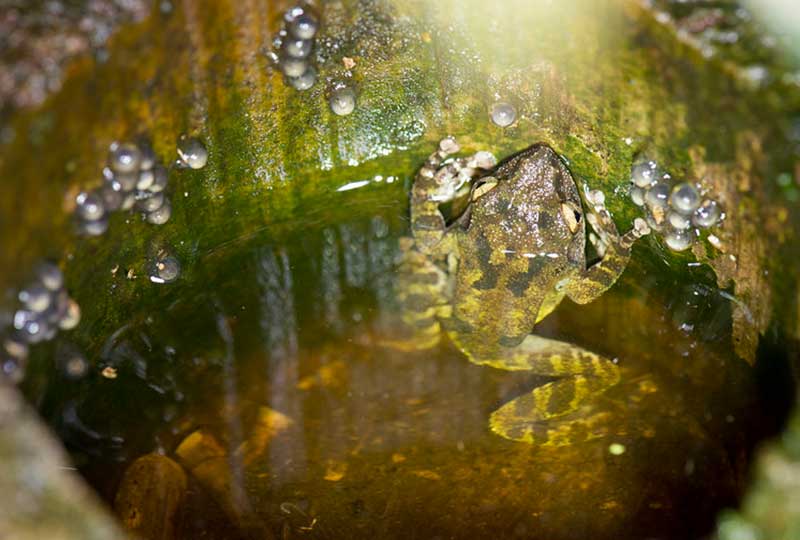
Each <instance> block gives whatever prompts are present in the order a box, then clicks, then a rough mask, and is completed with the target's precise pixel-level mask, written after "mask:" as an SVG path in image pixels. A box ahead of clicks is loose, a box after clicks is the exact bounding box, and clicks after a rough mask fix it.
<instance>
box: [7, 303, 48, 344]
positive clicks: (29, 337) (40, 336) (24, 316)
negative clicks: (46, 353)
mask: <svg viewBox="0 0 800 540" xmlns="http://www.w3.org/2000/svg"><path fill="white" fill-rule="evenodd" d="M14 328H15V329H16V330H17V332H18V334H17V335H18V336H19V337H20V338H22V339H23V340H24V341H25V342H26V343H39V342H41V341H44V339H45V334H46V333H47V332H48V328H47V323H46V322H45V321H44V320H43V319H42V317H41V316H40V314H38V313H34V312H32V311H29V310H27V309H18V310H17V311H16V312H15V313H14Z"/></svg>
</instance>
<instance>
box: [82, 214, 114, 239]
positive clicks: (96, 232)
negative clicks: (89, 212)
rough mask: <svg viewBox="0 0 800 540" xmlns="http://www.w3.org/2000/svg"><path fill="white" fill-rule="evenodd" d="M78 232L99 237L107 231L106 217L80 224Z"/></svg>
mask: <svg viewBox="0 0 800 540" xmlns="http://www.w3.org/2000/svg"><path fill="white" fill-rule="evenodd" d="M79 229H80V232H81V233H83V234H86V235H88V236H100V235H102V234H104V233H105V232H106V231H107V230H108V217H107V216H103V217H101V218H100V219H95V220H93V221H84V222H81V224H80V226H79Z"/></svg>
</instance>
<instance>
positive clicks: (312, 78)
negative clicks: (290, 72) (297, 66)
mask: <svg viewBox="0 0 800 540" xmlns="http://www.w3.org/2000/svg"><path fill="white" fill-rule="evenodd" d="M315 82H317V70H316V69H314V67H313V66H308V67H307V68H306V70H305V72H303V74H302V75H300V76H299V77H289V84H290V85H292V87H293V88H294V89H295V90H300V91H301V92H302V91H304V90H308V89H309V88H311V87H312V86H314V83H315Z"/></svg>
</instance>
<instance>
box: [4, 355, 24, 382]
mask: <svg viewBox="0 0 800 540" xmlns="http://www.w3.org/2000/svg"><path fill="white" fill-rule="evenodd" d="M27 364H28V361H27V358H17V357H15V356H11V355H7V354H3V353H0V375H2V377H3V378H4V379H5V380H7V381H9V382H10V383H11V384H19V383H21V382H22V380H23V379H24V378H25V368H26V367H27Z"/></svg>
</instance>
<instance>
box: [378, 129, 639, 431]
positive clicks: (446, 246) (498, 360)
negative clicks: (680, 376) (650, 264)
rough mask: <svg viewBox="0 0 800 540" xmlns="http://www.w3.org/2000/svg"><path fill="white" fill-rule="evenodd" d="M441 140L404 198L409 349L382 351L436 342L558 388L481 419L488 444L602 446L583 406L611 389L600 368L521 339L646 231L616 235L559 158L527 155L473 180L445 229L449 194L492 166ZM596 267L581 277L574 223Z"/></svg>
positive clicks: (547, 342)
mask: <svg viewBox="0 0 800 540" xmlns="http://www.w3.org/2000/svg"><path fill="white" fill-rule="evenodd" d="M458 151H459V147H458V145H457V144H456V142H455V140H453V139H450V138H448V139H445V140H443V141H442V142H441V143H440V145H439V149H438V151H437V152H435V153H434V154H433V155H431V157H430V158H428V161H427V162H426V164H425V165H424V166H423V168H422V169H421V170H420V171H419V173H418V174H417V176H416V178H415V181H414V185H413V187H412V190H411V230H412V236H413V238H411V239H404V242H403V245H402V248H403V251H404V264H403V267H404V270H403V271H401V273H400V277H399V282H400V287H399V289H400V292H399V300H400V302H401V303H402V306H403V320H404V322H405V323H406V324H407V325H408V327H409V328H411V329H413V338H412V339H410V340H408V341H407V342H406V341H404V342H394V343H393V345H394V346H397V347H401V348H405V349H407V350H408V349H425V348H430V347H432V346H434V345H436V344H437V343H438V341H439V338H440V336H441V333H442V331H444V332H446V333H447V335H448V336H449V338H450V339H451V340H452V342H453V343H454V344H455V345H456V346H457V347H458V348H459V349H460V350H461V351H462V352H463V353H464V354H465V355H466V356H467V358H469V360H470V361H471V362H474V363H476V364H479V365H483V366H491V367H494V368H498V369H503V370H528V371H531V372H535V373H537V374H540V375H548V376H556V377H561V378H560V379H558V380H556V381H554V382H551V383H548V384H546V385H544V386H541V387H538V388H536V389H534V390H533V391H531V392H530V393H528V394H525V395H522V396H520V397H517V398H516V399H514V400H512V401H510V402H509V403H507V404H505V405H503V406H502V407H500V408H499V409H498V410H497V411H495V412H494V413H492V415H491V419H490V426H491V429H492V431H494V432H495V433H497V434H498V435H500V436H502V437H505V438H507V439H511V440H514V441H524V442H529V443H535V444H539V445H566V444H573V443H576V442H580V441H585V440H589V439H592V438H596V437H601V436H603V435H604V434H605V430H604V427H605V422H604V421H603V419H602V418H601V416H602V415H600V414H592V413H591V411H589V412H588V413H587V412H586V411H585V410H582V409H583V408H584V405H589V404H590V402H591V401H592V400H591V398H592V397H594V396H597V395H598V394H600V393H602V392H604V391H605V390H607V389H609V388H610V387H612V386H613V385H615V384H616V383H617V382H619V380H620V373H619V368H618V367H617V365H616V364H614V363H613V362H612V361H611V360H609V359H607V358H604V357H602V356H600V355H598V354H595V353H593V352H590V351H587V350H585V349H582V348H580V347H578V346H575V345H572V344H569V343H565V342H561V341H556V340H552V339H545V338H542V337H539V336H536V335H533V334H531V330H532V329H533V327H534V325H535V324H536V323H537V322H538V321H541V320H542V319H543V318H545V317H546V316H547V315H548V314H550V312H552V311H553V309H554V308H555V307H556V306H557V305H558V304H559V303H560V302H561V300H562V299H563V298H564V296H567V297H569V298H570V299H571V300H573V301H574V302H577V303H579V304H585V303H588V302H591V301H592V300H594V299H596V298H597V297H599V296H600V295H602V294H603V293H604V292H605V291H606V290H608V288H609V287H611V286H612V285H613V284H614V282H615V281H616V280H617V278H619V276H620V274H621V273H622V272H623V270H624V269H625V266H626V265H627V263H628V260H629V258H630V249H631V246H632V244H633V243H634V242H635V240H636V239H637V238H639V237H641V236H643V235H645V234H647V233H648V232H649V229H648V227H647V225H646V223H645V222H644V221H643V220H636V222H635V224H634V228H633V230H631V231H630V232H628V233H626V234H625V235H622V236H620V235H619V234H618V232H617V228H616V226H615V225H614V222H613V221H612V220H611V217H610V215H609V214H608V211H607V210H606V209H605V207H604V206H603V201H602V194H601V193H600V192H592V193H589V194H588V196H587V199H590V200H587V207H588V208H589V212H588V213H584V210H583V205H582V204H581V197H580V195H579V191H578V188H577V186H576V184H575V181H574V180H573V178H572V176H571V174H570V172H569V171H568V170H567V168H566V166H565V165H564V163H563V162H562V161H561V159H560V158H559V156H558V155H557V154H556V153H555V152H554V151H553V150H552V149H551V148H550V147H548V146H547V145H545V144H536V145H534V146H532V147H530V148H528V149H527V150H525V151H523V152H521V153H519V154H517V155H516V156H514V157H512V158H511V159H509V160H507V161H506V162H504V163H502V164H501V165H500V166H499V167H497V168H496V169H495V170H494V171H493V172H492V174H491V176H484V177H482V178H478V179H477V180H476V181H474V182H473V183H472V185H471V188H470V193H469V203H468V206H467V208H466V210H465V211H464V212H463V213H462V214H461V215H460V216H459V217H458V218H456V219H455V221H454V222H453V223H452V224H449V225H448V224H446V222H445V218H444V216H443V215H442V213H441V211H440V204H441V203H442V202H445V201H447V200H450V199H452V198H454V196H455V194H456V192H457V191H458V188H457V186H458V184H459V183H461V182H463V181H465V180H471V179H472V177H476V176H478V175H479V171H480V170H486V169H490V168H492V167H494V165H495V163H494V158H493V157H492V156H491V154H488V153H487V152H478V153H477V154H475V155H473V156H472V157H470V158H466V159H465V158H461V159H457V160H448V161H445V160H446V158H447V157H448V156H449V155H450V154H453V153H455V152H458ZM586 221H589V223H590V225H591V227H592V229H593V232H594V234H592V235H590V241H591V242H592V244H593V245H594V247H595V248H596V250H597V252H598V254H600V256H601V258H600V260H599V261H598V262H597V263H595V264H593V265H591V266H589V267H587V266H586V255H585V244H586V228H585V222H586Z"/></svg>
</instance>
